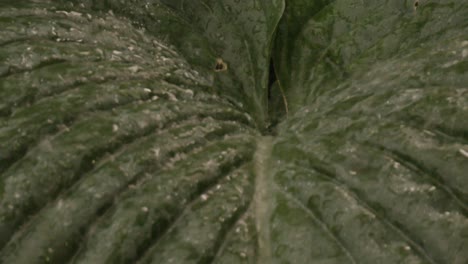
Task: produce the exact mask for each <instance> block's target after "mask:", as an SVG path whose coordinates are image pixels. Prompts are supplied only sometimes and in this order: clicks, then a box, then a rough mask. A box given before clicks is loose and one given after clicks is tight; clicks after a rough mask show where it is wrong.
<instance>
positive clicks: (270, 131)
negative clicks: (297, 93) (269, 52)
mask: <svg viewBox="0 0 468 264" xmlns="http://www.w3.org/2000/svg"><path fill="white" fill-rule="evenodd" d="M267 88H268V89H267V90H268V97H267V98H268V116H269V124H268V127H267V130H266V132H265V134H266V135H273V136H274V135H276V126H277V125H278V123H279V122H280V121H281V120H282V119H284V117H285V116H286V115H287V111H288V110H287V102H286V98H285V95H284V92H283V90H282V88H281V84H280V82H279V80H278V77H277V75H276V69H275V65H274V59H273V57H271V58H270V65H269V74H268V87H267Z"/></svg>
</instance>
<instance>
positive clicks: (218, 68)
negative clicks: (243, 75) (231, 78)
mask: <svg viewBox="0 0 468 264" xmlns="http://www.w3.org/2000/svg"><path fill="white" fill-rule="evenodd" d="M227 69H228V66H227V64H226V63H225V62H224V61H223V59H221V58H217V59H216V65H215V69H214V70H215V72H221V71H226V70H227Z"/></svg>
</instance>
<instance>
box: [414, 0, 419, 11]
mask: <svg viewBox="0 0 468 264" xmlns="http://www.w3.org/2000/svg"><path fill="white" fill-rule="evenodd" d="M418 7H419V0H415V1H414V10H416V9H418Z"/></svg>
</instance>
